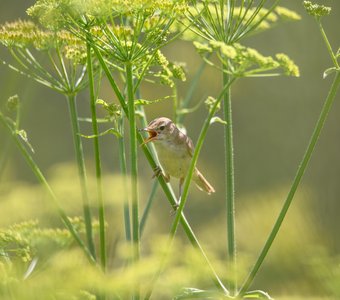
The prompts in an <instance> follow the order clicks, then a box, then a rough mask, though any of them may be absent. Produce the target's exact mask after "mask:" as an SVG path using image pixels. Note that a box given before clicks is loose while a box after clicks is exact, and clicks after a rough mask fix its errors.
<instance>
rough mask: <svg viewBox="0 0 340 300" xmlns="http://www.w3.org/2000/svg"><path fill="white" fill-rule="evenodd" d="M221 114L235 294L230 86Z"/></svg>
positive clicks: (234, 289) (232, 288)
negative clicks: (224, 124)
mask: <svg viewBox="0 0 340 300" xmlns="http://www.w3.org/2000/svg"><path fill="white" fill-rule="evenodd" d="M227 82H229V75H227V74H225V73H223V86H225V85H226V84H227ZM223 114H224V119H225V121H226V122H227V125H226V126H225V127H224V155H225V186H226V188H225V193H226V194H225V200H226V211H227V240H228V257H229V262H230V268H231V271H232V278H233V280H232V282H231V291H234V292H236V286H237V282H236V241H235V179H234V141H233V120H232V105H231V89H230V86H229V88H228V89H227V90H226V92H225V94H224V99H223Z"/></svg>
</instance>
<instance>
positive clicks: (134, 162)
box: [125, 62, 140, 300]
mask: <svg viewBox="0 0 340 300" xmlns="http://www.w3.org/2000/svg"><path fill="white" fill-rule="evenodd" d="M125 72H126V85H127V96H128V110H129V129H130V130H129V133H130V168H131V172H130V176H131V178H130V180H131V217H132V245H133V261H134V262H138V261H139V257H140V234H139V199H138V157H137V127H136V116H135V97H134V85H133V73H132V64H131V63H130V62H128V63H126V65H125ZM133 298H134V300H137V299H139V287H138V286H137V287H136V290H135V293H134V297H133Z"/></svg>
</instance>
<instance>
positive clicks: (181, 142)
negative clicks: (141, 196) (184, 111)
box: [141, 117, 215, 197]
mask: <svg viewBox="0 0 340 300" xmlns="http://www.w3.org/2000/svg"><path fill="white" fill-rule="evenodd" d="M141 131H146V132H148V134H149V137H148V138H147V139H146V140H144V143H143V144H147V143H149V142H153V143H154V145H155V147H156V150H157V155H158V159H159V162H160V164H161V166H162V168H163V171H164V173H162V170H161V169H160V168H157V169H156V170H155V176H159V175H162V176H163V177H164V179H165V181H166V182H169V180H170V176H172V177H175V178H179V195H180V197H181V193H182V184H183V182H184V179H185V177H186V175H187V172H188V169H189V167H190V162H191V157H192V155H193V152H194V145H193V143H192V141H191V139H190V138H189V137H188V136H187V135H185V134H184V133H183V132H181V131H180V130H179V129H178V128H177V126H176V125H175V124H174V122H172V121H171V120H170V119H168V118H165V117H160V118H157V119H155V120H153V121H151V122H150V123H149V125H148V126H147V127H145V128H143V129H141ZM192 180H193V181H194V182H195V183H196V186H197V187H198V188H199V189H200V190H203V191H206V192H207V193H208V194H211V193H214V192H215V189H214V188H213V187H212V185H211V184H210V183H209V182H208V181H207V180H206V179H205V178H204V176H203V175H202V173H201V172H200V171H199V170H198V169H197V168H196V167H195V171H194V174H193V177H192Z"/></svg>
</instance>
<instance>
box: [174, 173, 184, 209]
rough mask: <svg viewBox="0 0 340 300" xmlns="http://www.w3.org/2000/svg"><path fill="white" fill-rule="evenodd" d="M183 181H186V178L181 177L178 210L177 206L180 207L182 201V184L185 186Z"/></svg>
mask: <svg viewBox="0 0 340 300" xmlns="http://www.w3.org/2000/svg"><path fill="white" fill-rule="evenodd" d="M183 182H184V178H183V177H182V178H180V179H179V185H178V193H179V196H178V202H177V204H176V208H175V209H176V210H177V208H178V207H179V205H180V203H181V201H182V186H183Z"/></svg>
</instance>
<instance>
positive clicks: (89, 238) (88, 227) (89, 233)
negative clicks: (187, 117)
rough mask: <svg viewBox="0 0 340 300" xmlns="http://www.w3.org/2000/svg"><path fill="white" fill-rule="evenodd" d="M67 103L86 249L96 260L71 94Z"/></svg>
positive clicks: (77, 129)
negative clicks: (79, 188)
mask: <svg viewBox="0 0 340 300" xmlns="http://www.w3.org/2000/svg"><path fill="white" fill-rule="evenodd" d="M67 103H68V105H69V111H70V118H71V123H72V134H73V142H74V147H75V153H76V159H77V165H78V173H79V179H80V187H81V192H82V199H83V213H84V221H85V229H86V237H87V243H88V248H89V251H90V253H91V255H92V256H93V257H94V258H96V251H95V246H94V241H93V233H92V220H91V211H90V201H89V196H88V190H87V178H86V169H85V160H84V153H83V145H82V141H81V138H80V135H79V133H80V131H79V123H78V113H77V107H76V97H75V95H73V94H70V95H67Z"/></svg>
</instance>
